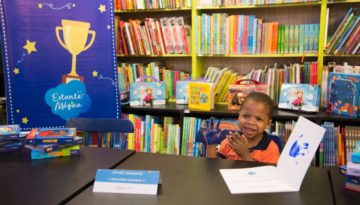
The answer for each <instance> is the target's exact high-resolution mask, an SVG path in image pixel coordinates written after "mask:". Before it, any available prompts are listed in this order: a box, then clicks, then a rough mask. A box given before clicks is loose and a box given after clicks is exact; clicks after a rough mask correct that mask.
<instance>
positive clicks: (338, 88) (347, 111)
mask: <svg viewBox="0 0 360 205" xmlns="http://www.w3.org/2000/svg"><path fill="white" fill-rule="evenodd" d="M359 94H360V75H359V74H348V73H335V72H333V73H330V75H329V80H328V102H327V111H329V112H331V113H335V114H340V115H343V116H346V117H355V118H356V117H360V111H359V106H360V105H359Z"/></svg>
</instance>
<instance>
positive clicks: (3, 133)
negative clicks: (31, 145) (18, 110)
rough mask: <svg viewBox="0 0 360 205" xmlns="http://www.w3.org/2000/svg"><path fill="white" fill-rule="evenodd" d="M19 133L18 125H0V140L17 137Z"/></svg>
mask: <svg viewBox="0 0 360 205" xmlns="http://www.w3.org/2000/svg"><path fill="white" fill-rule="evenodd" d="M19 135H20V126H19V125H0V142H2V141H7V140H15V139H18V138H19Z"/></svg>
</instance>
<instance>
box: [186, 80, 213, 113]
mask: <svg viewBox="0 0 360 205" xmlns="http://www.w3.org/2000/svg"><path fill="white" fill-rule="evenodd" d="M188 88H189V90H188V94H189V109H196V110H207V111H209V110H211V109H213V108H214V84H213V83H206V82H189V84H188Z"/></svg>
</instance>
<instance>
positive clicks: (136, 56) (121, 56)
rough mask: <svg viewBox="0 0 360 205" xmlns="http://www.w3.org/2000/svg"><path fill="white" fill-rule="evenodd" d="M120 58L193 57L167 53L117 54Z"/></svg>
mask: <svg viewBox="0 0 360 205" xmlns="http://www.w3.org/2000/svg"><path fill="white" fill-rule="evenodd" d="M117 57H118V58H177V57H191V55H190V54H166V55H117Z"/></svg>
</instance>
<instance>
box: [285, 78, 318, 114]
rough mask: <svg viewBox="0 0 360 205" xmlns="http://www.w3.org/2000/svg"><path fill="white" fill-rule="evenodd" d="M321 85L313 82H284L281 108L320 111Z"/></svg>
mask: <svg viewBox="0 0 360 205" xmlns="http://www.w3.org/2000/svg"><path fill="white" fill-rule="evenodd" d="M319 103H320V87H319V86H318V85H311V84H290V83H284V84H282V86H281V91H280V97H279V104H278V107H279V108H283V109H289V110H298V111H304V112H318V111H319Z"/></svg>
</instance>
